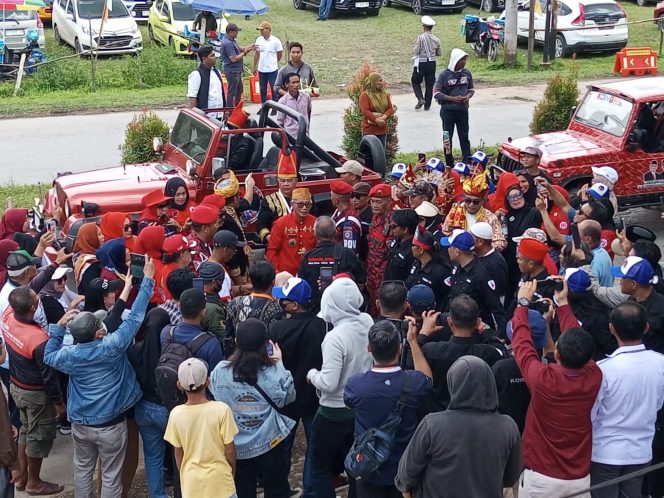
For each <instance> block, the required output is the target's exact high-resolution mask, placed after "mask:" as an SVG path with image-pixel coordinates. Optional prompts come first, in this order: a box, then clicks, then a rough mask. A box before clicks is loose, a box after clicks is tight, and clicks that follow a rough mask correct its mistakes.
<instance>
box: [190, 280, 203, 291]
mask: <svg viewBox="0 0 664 498" xmlns="http://www.w3.org/2000/svg"><path fill="white" fill-rule="evenodd" d="M193 282H194V289H200V290H203V287H204V284H205V282H204V281H203V279H202V278H195V279H194V280H193Z"/></svg>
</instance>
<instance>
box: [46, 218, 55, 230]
mask: <svg viewBox="0 0 664 498" xmlns="http://www.w3.org/2000/svg"><path fill="white" fill-rule="evenodd" d="M57 226H58V222H57V221H55V220H49V221H47V222H46V229H47V230H48V231H49V232H52V231H53V230H55V229H56V228H57Z"/></svg>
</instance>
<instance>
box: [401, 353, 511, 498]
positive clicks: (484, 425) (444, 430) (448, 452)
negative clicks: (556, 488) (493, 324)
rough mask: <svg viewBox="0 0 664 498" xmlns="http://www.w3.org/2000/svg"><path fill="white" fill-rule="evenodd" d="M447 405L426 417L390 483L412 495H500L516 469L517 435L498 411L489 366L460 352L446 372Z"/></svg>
mask: <svg viewBox="0 0 664 498" xmlns="http://www.w3.org/2000/svg"><path fill="white" fill-rule="evenodd" d="M447 384H448V388H449V391H450V404H449V406H448V409H447V410H446V411H443V412H437V413H432V414H430V415H427V416H426V417H425V418H424V420H422V422H421V423H420V425H419V426H418V428H417V430H416V431H415V434H414V435H413V438H412V439H411V440H410V443H409V444H408V446H407V447H406V451H405V452H404V454H403V457H402V458H401V461H400V462H399V470H398V473H397V476H396V479H395V485H396V487H397V488H398V489H399V491H401V492H406V491H410V492H412V493H413V494H414V495H415V496H416V497H432V496H440V494H441V490H445V497H446V498H456V497H459V498H467V497H469V496H481V497H483V498H501V497H502V496H503V488H504V487H510V486H512V485H513V484H514V483H515V482H516V480H517V479H518V477H519V474H520V473H521V437H520V436H519V429H518V427H517V426H516V423H515V422H514V420H512V419H511V418H510V417H509V416H507V415H501V414H499V413H497V408H498V394H497V392H496V382H495V380H494V377H493V374H492V372H491V368H490V367H489V365H487V364H486V362H484V361H483V360H481V359H480V358H476V357H473V356H462V357H461V358H459V359H458V360H457V361H455V362H454V365H452V368H450V370H449V372H448V373H447Z"/></svg>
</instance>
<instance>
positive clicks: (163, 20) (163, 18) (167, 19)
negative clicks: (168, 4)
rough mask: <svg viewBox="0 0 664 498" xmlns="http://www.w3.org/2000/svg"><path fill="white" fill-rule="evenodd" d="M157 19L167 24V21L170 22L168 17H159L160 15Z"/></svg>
mask: <svg viewBox="0 0 664 498" xmlns="http://www.w3.org/2000/svg"><path fill="white" fill-rule="evenodd" d="M157 19H159V20H160V21H161V22H168V21H170V19H169V18H168V17H166V16H163V15H161V14H160V15H159V16H157Z"/></svg>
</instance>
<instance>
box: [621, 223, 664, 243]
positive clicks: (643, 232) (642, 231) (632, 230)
mask: <svg viewBox="0 0 664 498" xmlns="http://www.w3.org/2000/svg"><path fill="white" fill-rule="evenodd" d="M625 237H627V240H629V241H630V242H636V241H637V240H649V241H651V242H655V239H656V238H657V235H655V232H653V231H652V230H649V229H647V228H646V227H643V226H641V225H629V226H628V227H627V228H626V229H625Z"/></svg>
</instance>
